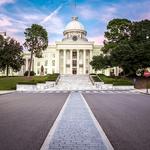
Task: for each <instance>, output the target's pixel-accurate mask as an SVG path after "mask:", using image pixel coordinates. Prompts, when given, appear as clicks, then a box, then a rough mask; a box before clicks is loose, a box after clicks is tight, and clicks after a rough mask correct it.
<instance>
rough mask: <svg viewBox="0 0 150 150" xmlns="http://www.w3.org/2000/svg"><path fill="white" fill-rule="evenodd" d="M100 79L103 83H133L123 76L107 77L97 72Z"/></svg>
mask: <svg viewBox="0 0 150 150" xmlns="http://www.w3.org/2000/svg"><path fill="white" fill-rule="evenodd" d="M98 76H99V77H100V79H101V80H102V81H103V82H104V83H105V84H113V85H133V83H132V81H131V80H129V79H127V78H123V77H108V76H105V75H103V74H98Z"/></svg>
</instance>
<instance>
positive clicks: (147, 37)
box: [145, 35, 149, 94]
mask: <svg viewBox="0 0 150 150" xmlns="http://www.w3.org/2000/svg"><path fill="white" fill-rule="evenodd" d="M148 39H149V36H148V35H147V36H146V40H148ZM145 77H146V93H147V94H148V77H149V75H147V76H146V75H145Z"/></svg>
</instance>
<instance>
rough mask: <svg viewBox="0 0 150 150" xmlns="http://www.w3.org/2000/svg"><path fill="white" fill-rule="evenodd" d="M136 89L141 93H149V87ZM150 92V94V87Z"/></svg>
mask: <svg viewBox="0 0 150 150" xmlns="http://www.w3.org/2000/svg"><path fill="white" fill-rule="evenodd" d="M135 91H138V92H140V93H144V94H147V89H135ZM148 94H150V89H148Z"/></svg>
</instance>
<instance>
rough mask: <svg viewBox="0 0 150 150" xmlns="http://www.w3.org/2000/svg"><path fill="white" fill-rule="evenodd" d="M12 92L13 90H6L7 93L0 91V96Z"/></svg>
mask: <svg viewBox="0 0 150 150" xmlns="http://www.w3.org/2000/svg"><path fill="white" fill-rule="evenodd" d="M12 92H15V90H12V91H11V90H8V91H0V95H1V94H8V93H12Z"/></svg>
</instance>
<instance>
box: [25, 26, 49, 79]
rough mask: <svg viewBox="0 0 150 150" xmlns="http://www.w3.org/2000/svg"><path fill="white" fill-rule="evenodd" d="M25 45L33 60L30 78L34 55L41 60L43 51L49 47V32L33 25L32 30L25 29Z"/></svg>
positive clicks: (30, 64)
mask: <svg viewBox="0 0 150 150" xmlns="http://www.w3.org/2000/svg"><path fill="white" fill-rule="evenodd" d="M24 34H25V43H24V46H25V47H26V48H27V49H28V51H30V52H31V58H30V63H29V70H28V77H29V76H30V71H31V66H32V60H33V55H35V57H38V58H41V57H42V51H43V50H45V49H46V48H47V46H48V34H47V31H46V30H45V29H44V28H43V27H42V26H41V25H38V24H32V26H31V27H30V28H27V29H25V32H24Z"/></svg>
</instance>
